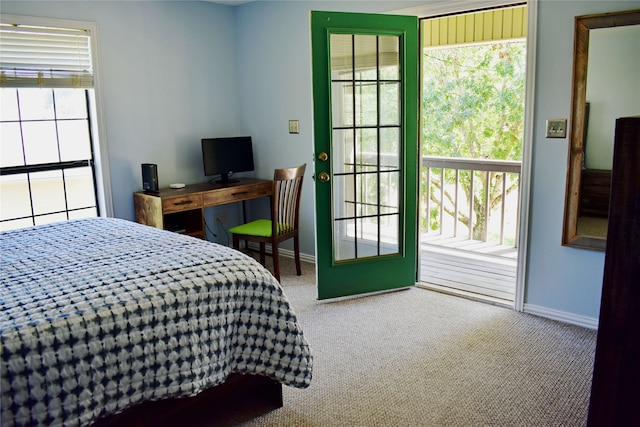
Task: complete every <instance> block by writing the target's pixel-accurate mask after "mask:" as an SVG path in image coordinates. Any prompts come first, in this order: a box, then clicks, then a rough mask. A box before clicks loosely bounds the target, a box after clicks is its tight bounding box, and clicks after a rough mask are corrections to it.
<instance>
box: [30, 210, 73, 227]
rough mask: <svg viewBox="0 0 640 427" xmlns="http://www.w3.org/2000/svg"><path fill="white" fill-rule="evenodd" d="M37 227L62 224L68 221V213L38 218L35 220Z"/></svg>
mask: <svg viewBox="0 0 640 427" xmlns="http://www.w3.org/2000/svg"><path fill="white" fill-rule="evenodd" d="M33 220H34V222H35V223H36V225H42V224H51V223H52V222H60V221H66V220H67V214H66V212H60V213H55V214H51V215H42V216H37V217H35V218H34V219H33Z"/></svg>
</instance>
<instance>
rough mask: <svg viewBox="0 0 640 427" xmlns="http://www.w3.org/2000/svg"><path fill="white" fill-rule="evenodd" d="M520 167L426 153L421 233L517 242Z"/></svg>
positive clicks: (509, 242)
mask: <svg viewBox="0 0 640 427" xmlns="http://www.w3.org/2000/svg"><path fill="white" fill-rule="evenodd" d="M520 169H521V166H520V162H519V161H507V160H482V159H465V158H455V157H432V156H423V157H422V170H421V174H422V176H421V179H422V182H423V187H426V188H423V190H422V196H421V197H424V199H423V202H422V203H421V205H422V212H421V214H422V219H423V222H422V223H421V228H422V231H423V232H425V233H427V234H432V233H435V234H441V235H450V236H452V237H458V238H466V239H471V240H480V241H485V242H487V241H492V242H495V243H498V244H500V245H509V246H515V245H516V242H517V240H518V236H517V230H518V227H517V222H518V221H517V219H518V208H519V203H518V194H519V192H520ZM424 183H428V185H426V186H424Z"/></svg>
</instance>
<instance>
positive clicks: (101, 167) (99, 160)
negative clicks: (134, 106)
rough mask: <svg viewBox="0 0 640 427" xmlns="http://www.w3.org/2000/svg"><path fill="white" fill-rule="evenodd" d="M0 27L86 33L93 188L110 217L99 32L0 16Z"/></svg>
mask: <svg viewBox="0 0 640 427" xmlns="http://www.w3.org/2000/svg"><path fill="white" fill-rule="evenodd" d="M0 20H1V21H2V23H6V24H17V25H32V26H42V27H54V28H69V29H77V30H86V31H87V32H88V33H89V34H90V43H91V61H92V65H93V78H94V85H93V94H94V100H93V101H94V102H91V103H90V105H91V111H90V112H89V114H90V116H91V117H92V118H93V120H92V121H91V123H92V128H91V133H92V139H93V141H92V144H93V153H94V158H93V163H94V170H95V180H96V182H95V186H96V196H97V200H96V201H97V203H98V212H99V215H100V216H104V217H113V216H114V210H113V197H112V192H111V177H110V172H109V150H108V147H107V136H106V131H105V121H104V119H103V117H104V115H103V109H102V102H101V99H102V96H101V94H102V91H101V89H100V58H99V51H98V30H97V26H96V24H95V22H89V21H75V20H69V19H57V18H42V17H36V16H24V15H4V14H3V15H2V16H1V17H0Z"/></svg>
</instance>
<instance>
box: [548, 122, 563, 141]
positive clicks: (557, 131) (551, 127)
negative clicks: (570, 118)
mask: <svg viewBox="0 0 640 427" xmlns="http://www.w3.org/2000/svg"><path fill="white" fill-rule="evenodd" d="M566 137H567V119H547V138H566Z"/></svg>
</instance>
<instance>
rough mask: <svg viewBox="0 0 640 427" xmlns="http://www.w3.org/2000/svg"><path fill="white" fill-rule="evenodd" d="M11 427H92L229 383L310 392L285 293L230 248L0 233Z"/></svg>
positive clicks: (120, 236) (108, 234) (114, 235)
mask: <svg viewBox="0 0 640 427" xmlns="http://www.w3.org/2000/svg"><path fill="white" fill-rule="evenodd" d="M0 251H1V252H0V255H1V267H2V268H1V271H0V335H1V336H0V338H1V341H0V346H1V347H0V355H1V361H0V362H1V365H0V380H1V382H0V387H1V390H2V395H1V399H2V400H1V411H2V415H1V417H0V421H1V424H2V425H3V426H10V425H47V426H49V425H68V426H74V425H87V424H90V423H91V422H92V421H94V420H95V419H96V418H98V417H100V416H103V415H106V414H113V413H118V412H121V411H122V410H124V409H126V408H128V407H130V406H132V405H133V404H135V403H138V402H141V401H145V400H158V399H163V398H167V397H178V396H192V395H195V394H197V393H198V392H200V391H202V390H204V389H205V388H208V387H211V386H213V385H217V384H220V383H222V382H224V381H225V379H226V378H227V376H228V375H229V374H230V373H232V372H239V373H251V374H260V375H264V376H267V377H270V378H272V379H274V380H277V381H279V382H281V383H283V384H285V385H290V386H293V387H298V388H305V387H307V386H309V383H310V381H311V372H312V356H311V352H310V349H309V346H308V343H307V342H306V340H305V338H304V336H303V333H302V330H301V328H300V326H299V324H298V322H297V319H296V316H295V314H294V312H293V311H292V309H291V307H290V305H289V303H288V301H287V299H286V297H285V295H284V294H283V291H282V288H281V287H280V285H279V283H278V282H277V281H276V280H275V279H274V278H273V276H271V274H270V273H269V272H268V271H267V270H266V269H264V268H263V267H262V266H261V265H260V264H259V263H257V262H256V261H254V260H253V259H251V258H249V257H247V256H245V255H243V254H241V253H240V252H237V251H235V250H233V249H230V248H227V247H224V246H221V245H216V244H212V243H209V242H205V241H201V240H198V239H194V238H191V237H188V236H182V235H178V234H175V233H169V232H166V231H162V230H158V229H155V228H151V227H147V226H143V225H140V224H136V223H133V222H129V221H124V220H118V219H106V218H95V219H90V220H78V221H70V222H62V223H56V224H51V225H44V226H40V227H34V228H27V229H21V230H15V231H9V232H5V233H1V234H0Z"/></svg>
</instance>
